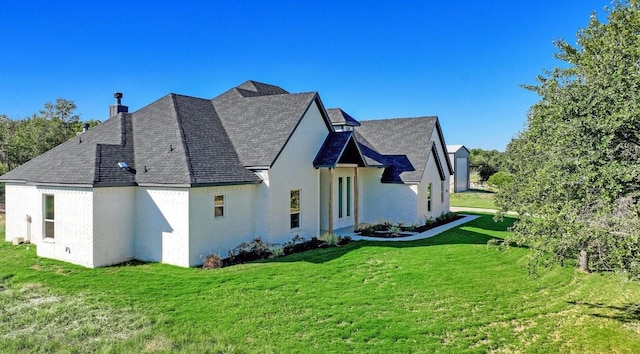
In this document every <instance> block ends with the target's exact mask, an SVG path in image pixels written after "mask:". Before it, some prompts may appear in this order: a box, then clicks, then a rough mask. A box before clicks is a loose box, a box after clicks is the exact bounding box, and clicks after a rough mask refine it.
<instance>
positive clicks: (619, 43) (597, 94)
mask: <svg viewBox="0 0 640 354" xmlns="http://www.w3.org/2000/svg"><path fill="white" fill-rule="evenodd" d="M606 13H607V21H606V22H600V21H599V20H598V18H597V17H596V15H595V14H593V15H592V16H591V18H590V21H589V24H588V26H587V28H585V29H583V30H580V31H579V32H578V34H577V46H572V45H570V44H568V43H567V42H565V41H563V40H560V41H557V42H556V47H557V48H558V50H559V52H558V53H557V54H556V55H555V56H556V58H557V59H559V60H561V61H563V62H564V64H565V65H563V66H562V67H559V68H555V69H553V70H551V71H547V72H545V73H544V74H543V75H541V76H539V77H538V78H537V80H538V85H532V86H526V88H528V89H530V90H532V91H534V92H536V93H537V94H538V95H539V96H540V98H541V99H540V101H539V102H538V103H536V104H535V105H534V106H533V107H531V109H530V111H529V113H528V117H527V126H526V128H525V129H524V130H523V131H522V132H521V133H520V134H519V135H518V136H517V137H516V138H514V139H513V140H512V141H511V143H510V144H509V146H508V147H507V151H506V155H507V161H508V165H509V169H510V170H511V172H512V173H513V175H514V182H513V183H508V184H507V185H505V186H504V187H503V188H502V189H501V190H500V192H499V193H498V195H497V196H496V203H497V204H498V205H499V206H500V207H501V208H502V210H503V211H505V210H514V211H517V212H518V213H519V220H518V221H517V223H516V224H515V226H514V231H515V236H514V240H515V241H516V242H517V243H518V244H527V245H528V246H530V247H531V248H532V249H533V253H532V257H531V261H532V262H531V265H532V266H534V267H535V266H538V265H548V264H553V263H555V262H563V261H566V260H568V259H576V258H579V260H580V262H579V264H580V266H581V268H582V270H584V271H589V270H596V271H599V270H614V271H620V272H624V273H627V274H630V275H631V276H633V277H636V278H639V279H640V208H639V204H638V201H639V199H640V46H639V44H640V31H638V29H639V28H640V5H639V1H638V0H633V1H620V2H616V3H615V4H614V5H613V8H611V9H607V10H606Z"/></svg>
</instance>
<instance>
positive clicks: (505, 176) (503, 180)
mask: <svg viewBox="0 0 640 354" xmlns="http://www.w3.org/2000/svg"><path fill="white" fill-rule="evenodd" d="M512 182H513V175H512V174H511V173H509V172H503V171H500V172H496V173H494V174H492V175H491V177H489V181H487V185H488V186H489V187H491V188H495V189H501V188H502V187H504V186H505V185H507V184H509V183H512Z"/></svg>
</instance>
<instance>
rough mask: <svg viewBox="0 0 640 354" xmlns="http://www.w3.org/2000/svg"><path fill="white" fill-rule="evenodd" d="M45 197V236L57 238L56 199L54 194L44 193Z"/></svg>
mask: <svg viewBox="0 0 640 354" xmlns="http://www.w3.org/2000/svg"><path fill="white" fill-rule="evenodd" d="M42 199H43V203H42V204H43V209H44V210H43V213H42V215H43V217H44V218H43V225H44V232H43V235H44V237H45V238H55V201H54V197H53V194H44V195H43V196H42Z"/></svg>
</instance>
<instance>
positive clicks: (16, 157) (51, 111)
mask: <svg viewBox="0 0 640 354" xmlns="http://www.w3.org/2000/svg"><path fill="white" fill-rule="evenodd" d="M75 110H76V104H75V103H74V102H73V101H70V100H66V99H64V98H58V99H56V102H55V103H51V102H46V103H45V104H44V109H42V110H40V111H39V113H37V114H33V115H32V116H31V117H29V118H27V119H22V120H12V119H10V118H9V117H7V116H6V115H0V172H2V173H4V172H6V171H7V170H11V169H13V168H15V167H17V166H18V165H20V164H23V163H25V162H27V161H29V160H30V159H32V158H34V157H36V156H38V155H40V154H42V153H44V152H46V151H48V150H50V149H52V148H53V147H55V146H57V145H59V144H61V143H63V142H65V141H67V140H69V139H71V138H72V137H74V136H75V135H76V133H77V132H80V131H82V122H80V116H79V115H77V114H75ZM88 123H89V124H90V126H95V125H96V124H97V123H98V122H97V121H89V122H88Z"/></svg>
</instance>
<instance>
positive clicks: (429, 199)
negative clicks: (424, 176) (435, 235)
mask: <svg viewBox="0 0 640 354" xmlns="http://www.w3.org/2000/svg"><path fill="white" fill-rule="evenodd" d="M431 189H432V188H431V183H429V184H427V211H431Z"/></svg>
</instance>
